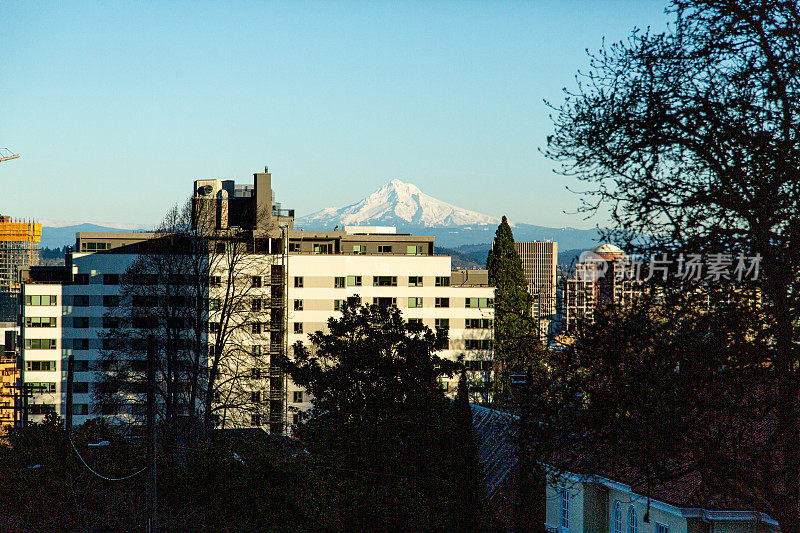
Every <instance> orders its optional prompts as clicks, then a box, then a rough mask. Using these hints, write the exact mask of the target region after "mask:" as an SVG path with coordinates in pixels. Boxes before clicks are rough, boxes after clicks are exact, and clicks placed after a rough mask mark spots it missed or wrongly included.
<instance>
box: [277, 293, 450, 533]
mask: <svg viewBox="0 0 800 533" xmlns="http://www.w3.org/2000/svg"><path fill="white" fill-rule="evenodd" d="M309 341H310V346H306V345H305V344H303V343H301V342H298V343H296V344H295V345H294V347H293V348H294V355H293V357H292V358H290V360H289V361H287V362H286V368H287V372H288V373H289V375H290V376H291V378H292V381H293V382H294V383H296V384H298V385H300V386H302V387H303V388H305V389H306V390H307V391H308V392H309V394H310V395H311V402H312V408H311V410H310V411H309V412H308V413H305V414H304V423H303V424H301V425H299V426H298V427H296V428H295V430H296V435H298V436H299V437H300V438H301V440H302V441H303V442H304V443H306V444H307V445H308V449H309V452H310V453H311V457H313V458H314V459H315V460H316V461H318V463H316V464H318V465H320V468H327V469H331V470H333V471H334V473H335V477H334V478H333V481H334V483H336V484H337V485H338V486H339V487H340V490H342V491H344V492H345V493H346V494H349V493H350V492H351V491H355V492H356V493H359V494H360V497H359V498H358V500H357V501H348V500H342V501H341V503H340V504H341V506H342V507H341V508H340V512H342V513H344V514H345V515H346V516H347V518H348V522H347V527H348V528H349V529H409V528H410V529H422V530H426V529H434V530H436V529H444V530H447V529H452V528H453V524H454V522H455V521H457V520H460V519H461V516H460V515H459V516H456V515H455V514H454V512H453V511H454V509H460V507H458V505H457V504H456V503H455V502H456V493H457V492H458V491H457V489H456V487H455V486H454V485H455V482H454V480H453V479H452V477H451V475H450V473H451V472H452V470H453V469H454V468H456V463H458V464H459V465H461V464H462V463H461V462H460V461H457V460H456V459H455V457H456V452H455V447H460V446H463V445H465V443H464V442H461V441H460V440H459V439H454V438H453V430H454V427H455V425H454V423H453V407H452V404H451V402H450V401H449V400H447V399H446V398H445V396H444V392H443V389H442V387H441V385H440V383H439V378H441V377H443V376H452V375H453V373H454V372H455V371H456V370H457V369H458V364H457V363H455V362H453V361H448V360H445V359H442V358H440V357H438V356H436V355H435V353H434V352H435V350H436V348H437V346H438V343H437V339H436V335H435V334H434V333H433V332H432V331H431V330H430V329H428V328H427V327H425V326H423V325H421V324H415V323H408V322H406V321H405V320H404V319H403V317H402V314H401V312H400V311H399V310H398V309H397V308H395V307H386V306H379V305H364V306H358V305H356V304H355V303H353V302H348V303H346V304H345V306H344V307H343V309H342V316H341V317H339V318H330V319H328V324H327V331H325V332H323V331H317V332H315V333H312V334H311V335H310V336H309ZM463 483H466V481H459V483H458V486H459V487H461V486H463ZM400 501H403V505H402V506H398V505H397V502H400ZM387 502H392V504H391V505H392V507H391V508H386V504H387ZM402 507H407V508H409V509H413V513H411V512H408V511H406V510H404V509H403V508H402ZM323 529H324V528H323Z"/></svg>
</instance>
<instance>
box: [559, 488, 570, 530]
mask: <svg viewBox="0 0 800 533" xmlns="http://www.w3.org/2000/svg"><path fill="white" fill-rule="evenodd" d="M560 496H561V498H560V502H561V506H560V507H561V512H560V518H561V520H560V523H561V527H562V528H564V529H569V491H568V490H567V489H561V494H560Z"/></svg>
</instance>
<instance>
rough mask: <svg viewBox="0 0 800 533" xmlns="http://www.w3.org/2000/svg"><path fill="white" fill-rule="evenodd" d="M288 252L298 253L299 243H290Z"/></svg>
mask: <svg viewBox="0 0 800 533" xmlns="http://www.w3.org/2000/svg"><path fill="white" fill-rule="evenodd" d="M289 251H290V252H299V251H300V243H299V242H290V243H289Z"/></svg>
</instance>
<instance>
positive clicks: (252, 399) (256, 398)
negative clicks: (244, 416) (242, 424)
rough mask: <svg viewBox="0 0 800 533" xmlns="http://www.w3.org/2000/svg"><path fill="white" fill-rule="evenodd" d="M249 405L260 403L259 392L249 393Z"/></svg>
mask: <svg viewBox="0 0 800 533" xmlns="http://www.w3.org/2000/svg"><path fill="white" fill-rule="evenodd" d="M250 403H261V391H260V390H254V391H251V392H250Z"/></svg>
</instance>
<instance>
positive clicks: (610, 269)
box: [559, 243, 641, 334]
mask: <svg viewBox="0 0 800 533" xmlns="http://www.w3.org/2000/svg"><path fill="white" fill-rule="evenodd" d="M589 252H591V253H590V254H588V257H585V258H584V261H582V262H579V263H577V264H576V265H575V266H574V268H573V269H572V270H571V271H570V272H568V273H567V274H566V275H565V277H564V278H563V279H562V280H561V297H560V306H561V309H559V315H560V319H561V320H560V321H561V328H562V333H567V334H569V332H571V331H574V329H575V326H576V325H577V324H578V322H579V321H581V320H586V321H588V322H593V321H594V315H595V311H596V310H597V309H602V308H603V307H605V306H607V305H610V304H616V305H627V304H629V303H630V302H631V301H632V299H633V298H634V297H635V296H636V295H637V294H639V293H640V292H641V283H640V282H638V281H636V280H632V279H627V278H626V277H625V276H623V275H622V274H623V271H624V269H625V267H626V265H627V264H628V256H627V255H625V253H624V252H623V251H622V249H621V248H619V247H618V246H615V245H613V244H608V243H606V244H601V245H599V246H595V247H594V248H592V249H591V250H589Z"/></svg>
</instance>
